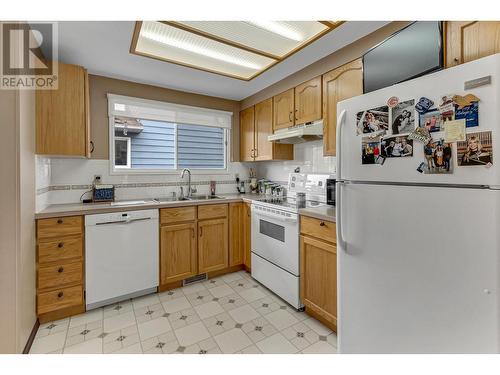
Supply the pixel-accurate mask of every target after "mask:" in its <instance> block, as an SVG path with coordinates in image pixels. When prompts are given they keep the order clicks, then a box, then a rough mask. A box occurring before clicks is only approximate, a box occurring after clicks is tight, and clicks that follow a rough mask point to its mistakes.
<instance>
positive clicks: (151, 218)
mask: <svg viewBox="0 0 500 375" xmlns="http://www.w3.org/2000/svg"><path fill="white" fill-rule="evenodd" d="M158 228H159V226H158V210H140V211H129V212H116V213H109V214H97V215H86V216H85V289H86V307H87V310H90V309H93V308H96V307H100V306H104V305H108V304H110V303H114V302H118V301H123V300H125V299H128V298H133V297H137V296H140V295H144V294H149V293H153V292H155V291H156V288H157V287H158V269H159V248H158V246H159V245H158V242H159V241H158V237H159V234H158V232H159V229H158Z"/></svg>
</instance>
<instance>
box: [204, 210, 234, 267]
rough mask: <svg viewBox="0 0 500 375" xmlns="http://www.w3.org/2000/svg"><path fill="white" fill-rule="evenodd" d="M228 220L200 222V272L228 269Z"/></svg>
mask: <svg viewBox="0 0 500 375" xmlns="http://www.w3.org/2000/svg"><path fill="white" fill-rule="evenodd" d="M228 258H229V254H228V230H227V219H213V220H203V221H199V222H198V265H199V272H200V273H203V272H211V271H216V270H220V269H224V268H227V267H228V263H229V262H228Z"/></svg>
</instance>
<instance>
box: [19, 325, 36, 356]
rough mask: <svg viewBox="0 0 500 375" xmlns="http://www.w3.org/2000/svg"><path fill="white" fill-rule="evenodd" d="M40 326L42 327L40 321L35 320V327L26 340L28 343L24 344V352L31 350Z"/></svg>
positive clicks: (27, 352)
mask: <svg viewBox="0 0 500 375" xmlns="http://www.w3.org/2000/svg"><path fill="white" fill-rule="evenodd" d="M38 327H40V322H39V321H38V319H37V320H36V321H35V325H34V326H33V329H32V330H31V333H30V336H29V337H28V341H27V342H26V345H25V346H24V349H23V354H29V352H30V350H31V345H33V341H34V340H35V336H36V333H37V332H38Z"/></svg>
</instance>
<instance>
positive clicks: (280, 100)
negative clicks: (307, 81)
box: [273, 89, 295, 131]
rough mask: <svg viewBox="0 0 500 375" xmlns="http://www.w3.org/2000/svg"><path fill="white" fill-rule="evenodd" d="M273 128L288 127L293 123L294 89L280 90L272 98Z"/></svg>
mask: <svg viewBox="0 0 500 375" xmlns="http://www.w3.org/2000/svg"><path fill="white" fill-rule="evenodd" d="M273 109H274V117H273V130H275V131H276V130H278V129H284V128H288V127H289V126H293V124H294V114H293V112H294V109H295V105H294V91H293V89H290V90H287V91H285V92H282V93H281V94H279V95H276V96H275V97H274V98H273Z"/></svg>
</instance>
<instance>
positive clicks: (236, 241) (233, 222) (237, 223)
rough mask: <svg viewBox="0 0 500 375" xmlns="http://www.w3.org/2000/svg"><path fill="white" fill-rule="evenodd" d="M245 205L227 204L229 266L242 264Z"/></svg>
mask: <svg viewBox="0 0 500 375" xmlns="http://www.w3.org/2000/svg"><path fill="white" fill-rule="evenodd" d="M244 215H245V203H242V202H238V203H230V204H229V266H230V267H231V266H236V265H238V264H243V258H244V256H245V254H244V252H245V230H244V227H243V221H244V219H245V216H244Z"/></svg>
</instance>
